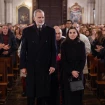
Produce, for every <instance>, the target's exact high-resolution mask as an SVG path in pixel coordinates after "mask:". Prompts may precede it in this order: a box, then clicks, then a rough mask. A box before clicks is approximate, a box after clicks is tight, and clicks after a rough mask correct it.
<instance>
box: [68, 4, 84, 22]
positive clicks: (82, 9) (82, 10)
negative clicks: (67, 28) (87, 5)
mask: <svg viewBox="0 0 105 105" xmlns="http://www.w3.org/2000/svg"><path fill="white" fill-rule="evenodd" d="M75 6H78V7H79V8H81V12H82V22H83V13H84V8H83V7H81V6H80V5H79V4H78V3H75V4H74V5H73V6H71V7H70V8H69V16H70V11H71V10H72V8H73V7H75ZM82 22H81V23H82Z"/></svg>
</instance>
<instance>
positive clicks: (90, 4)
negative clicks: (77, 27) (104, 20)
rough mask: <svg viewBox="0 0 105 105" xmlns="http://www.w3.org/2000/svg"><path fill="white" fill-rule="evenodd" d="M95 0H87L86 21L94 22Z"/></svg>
mask: <svg viewBox="0 0 105 105" xmlns="http://www.w3.org/2000/svg"><path fill="white" fill-rule="evenodd" d="M94 5H95V0H88V2H87V11H88V15H87V16H88V19H87V20H88V23H89V24H93V23H94V9H95V6H94Z"/></svg>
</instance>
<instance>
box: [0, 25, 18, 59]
mask: <svg viewBox="0 0 105 105" xmlns="http://www.w3.org/2000/svg"><path fill="white" fill-rule="evenodd" d="M0 43H2V44H4V47H3V48H2V49H1V51H0V52H1V54H0V56H1V57H7V56H10V55H13V53H14V52H15V51H16V50H17V43H16V39H15V36H14V35H13V34H12V33H10V32H9V31H8V26H7V25H3V26H2V33H1V34H0Z"/></svg>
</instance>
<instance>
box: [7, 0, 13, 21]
mask: <svg viewBox="0 0 105 105" xmlns="http://www.w3.org/2000/svg"><path fill="white" fill-rule="evenodd" d="M12 1H13V0H6V23H12V21H13V5H12V4H13V3H12Z"/></svg>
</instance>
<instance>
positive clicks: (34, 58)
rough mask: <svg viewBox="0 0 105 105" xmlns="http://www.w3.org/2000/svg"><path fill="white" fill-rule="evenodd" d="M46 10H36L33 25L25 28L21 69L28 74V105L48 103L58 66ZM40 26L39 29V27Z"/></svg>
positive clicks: (53, 34)
mask: <svg viewBox="0 0 105 105" xmlns="http://www.w3.org/2000/svg"><path fill="white" fill-rule="evenodd" d="M44 20H45V17H44V12H43V11H42V10H40V9H37V10H36V11H35V12H34V21H35V24H34V25H33V26H30V27H27V28H25V29H24V30H23V36H22V46H21V52H20V69H21V70H22V73H24V74H26V75H27V77H26V82H27V83H26V88H27V89H26V91H27V102H28V105H34V99H35V97H36V98H37V105H45V103H48V96H49V95H50V75H51V74H52V73H53V72H54V71H55V66H56V40H55V31H54V29H53V28H51V27H49V26H45V25H44ZM38 28H39V29H38Z"/></svg>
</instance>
